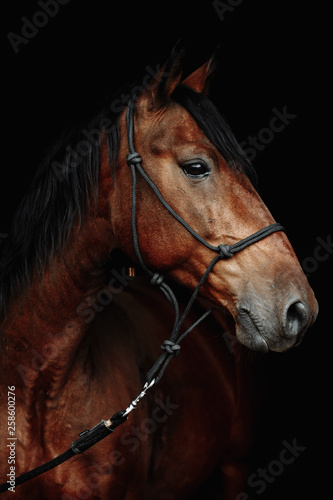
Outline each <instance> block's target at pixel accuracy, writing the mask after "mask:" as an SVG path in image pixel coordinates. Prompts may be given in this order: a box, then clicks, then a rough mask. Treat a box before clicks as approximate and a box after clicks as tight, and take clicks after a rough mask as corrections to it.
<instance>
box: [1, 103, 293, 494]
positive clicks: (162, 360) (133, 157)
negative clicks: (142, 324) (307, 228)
mask: <svg viewBox="0 0 333 500" xmlns="http://www.w3.org/2000/svg"><path fill="white" fill-rule="evenodd" d="M134 105H135V100H134V99H131V100H130V101H129V103H128V108H127V112H126V122H127V135H128V148H129V154H128V155H127V157H126V158H127V163H128V165H129V167H130V169H131V173H132V210H131V227H132V234H133V244H134V250H135V254H136V257H137V260H138V262H139V264H140V266H141V267H142V269H143V270H144V271H145V272H146V273H147V274H148V275H149V276H150V278H151V281H150V282H151V284H152V285H154V286H157V287H158V288H159V289H160V290H161V291H162V292H163V293H164V295H165V296H166V297H167V299H168V300H169V302H170V303H171V304H172V306H173V309H174V312H175V320H174V324H173V329H172V332H171V335H170V338H169V339H167V340H165V341H164V342H163V343H162V345H161V349H162V354H161V355H160V357H159V358H158V359H157V361H156V362H155V364H154V365H153V366H152V368H151V369H150V371H149V372H148V374H147V377H146V383H145V384H144V386H143V388H142V391H141V392H140V394H139V395H138V396H137V397H136V398H135V399H134V400H133V401H131V403H130V404H129V406H128V407H127V408H126V410H120V411H118V412H117V413H115V414H114V415H113V417H111V419H109V420H102V421H101V422H100V423H99V424H97V425H95V427H93V428H92V429H90V430H85V431H83V432H81V433H80V434H79V436H80V437H79V439H77V440H76V441H74V442H73V443H72V444H71V447H70V448H69V449H68V450H67V451H65V452H64V453H62V454H61V455H59V456H58V457H56V458H54V459H52V460H50V461H49V462H47V463H45V464H43V465H41V466H39V467H37V468H35V469H33V470H31V471H29V472H26V473H25V474H22V475H21V476H19V477H17V478H15V486H19V485H20V484H23V483H25V482H26V481H29V480H30V479H32V478H34V477H37V476H39V475H40V474H43V473H44V472H47V471H48V470H51V469H53V468H55V467H57V466H58V465H60V464H61V463H63V462H65V461H66V460H68V459H70V458H71V457H73V456H74V455H75V454H79V453H82V452H84V451H85V450H87V449H89V448H91V446H93V445H94V444H96V443H98V442H99V441H101V440H102V439H104V438H105V437H106V436H108V435H110V433H112V432H113V431H114V430H115V429H116V427H118V426H119V425H120V424H122V423H123V422H125V420H126V419H127V416H128V414H129V413H130V412H131V411H132V410H135V409H136V407H137V405H138V403H139V402H140V400H141V399H142V398H143V397H144V396H145V395H146V393H147V391H148V390H149V389H150V388H151V387H152V386H153V385H154V384H156V383H157V382H158V381H159V380H160V379H161V377H162V376H163V373H164V370H165V369H166V367H167V365H168V364H169V362H170V361H171V359H172V358H173V357H175V356H178V355H179V351H180V345H179V344H180V342H181V341H182V340H183V339H184V338H185V337H186V335H188V334H189V333H190V332H191V331H192V330H193V329H194V328H195V327H196V326H198V325H199V323H201V322H202V321H203V320H204V319H205V318H207V316H208V315H209V314H210V313H211V312H212V311H213V310H214V308H211V309H209V310H208V311H206V312H205V313H204V314H203V315H202V316H201V317H200V318H199V319H198V320H197V321H196V322H195V323H193V325H192V326H190V327H189V328H188V329H187V330H186V331H185V332H183V333H182V334H180V329H181V326H182V324H183V322H184V320H185V319H186V317H187V315H188V313H189V311H190V308H191V306H192V304H193V302H194V301H195V299H196V297H197V295H198V293H199V290H200V288H201V287H202V285H203V284H204V283H205V281H206V279H207V278H208V276H209V274H210V272H211V271H212V270H213V268H214V266H215V264H216V263H217V262H218V261H219V260H222V259H230V258H232V257H233V256H234V255H235V254H236V253H237V252H240V251H241V250H244V249H245V248H247V247H248V246H250V245H253V243H257V242H258V241H260V240H262V239H263V238H266V237H267V236H269V235H270V234H272V233H275V232H276V231H285V229H284V227H283V226H281V224H278V223H274V224H271V225H269V226H267V227H265V228H263V229H260V231H257V232H256V233H253V234H252V235H250V236H248V237H247V238H244V239H243V240H240V241H238V242H237V243H235V244H234V245H224V244H220V245H218V246H213V245H211V244H210V243H208V242H207V241H206V240H205V239H204V238H202V237H201V236H200V235H199V234H198V233H196V232H195V231H194V230H193V229H192V228H191V227H190V226H189V225H188V224H187V222H186V221H184V219H182V217H180V216H179V215H178V214H177V212H175V211H174V210H173V208H172V207H171V206H170V205H169V204H168V203H167V201H166V200H165V199H164V198H163V196H162V194H161V193H160V191H159V190H158V188H157V187H156V186H155V184H154V183H153V182H152V181H151V179H150V178H149V177H148V176H147V174H146V173H145V171H144V170H143V169H142V167H141V163H142V158H141V156H140V155H139V153H137V152H136V151H135V150H134V145H133V133H134V127H133V125H134ZM137 171H138V172H139V174H140V175H141V176H142V177H143V179H144V180H145V181H146V182H147V183H148V185H149V186H150V188H151V189H152V190H153V192H154V193H155V195H156V196H157V198H158V199H159V201H160V202H161V203H162V205H163V206H164V207H165V208H166V209H167V210H168V212H169V213H170V214H171V215H172V216H173V217H174V218H175V219H176V220H177V221H178V222H179V223H180V224H181V225H182V226H183V227H184V228H185V229H186V230H187V231H188V232H189V233H190V234H191V235H192V236H193V237H194V238H196V239H197V240H198V241H200V243H202V244H203V245H205V246H206V247H207V248H209V249H210V250H212V251H213V252H215V253H217V255H216V256H215V257H214V258H213V259H212V261H211V262H210V264H209V265H208V267H207V269H206V271H205V272H204V274H203V276H202V278H201V279H200V281H199V283H198V284H197V286H196V288H195V290H194V292H193V294H192V296H191V298H190V300H189V302H188V304H187V306H186V308H185V310H184V312H183V314H182V316H181V317H180V314H179V306H178V301H177V299H176V297H175V295H174V293H173V291H172V290H171V288H170V287H169V285H167V284H166V283H165V282H164V280H163V276H162V275H161V274H159V273H157V272H153V271H151V270H150V269H149V268H148V267H147V266H146V264H145V263H144V261H143V258H142V256H141V252H140V248H139V241H138V231H137V226H136V193H137V188H136V172H137ZM9 487H10V483H9V482H6V483H3V484H1V485H0V493H3V492H5V491H7V490H8V488H9Z"/></svg>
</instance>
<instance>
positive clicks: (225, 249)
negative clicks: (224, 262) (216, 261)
mask: <svg viewBox="0 0 333 500" xmlns="http://www.w3.org/2000/svg"><path fill="white" fill-rule="evenodd" d="M217 248H218V249H219V254H220V258H221V259H230V257H232V256H233V253H231V252H230V246H229V245H219V246H218V247H217Z"/></svg>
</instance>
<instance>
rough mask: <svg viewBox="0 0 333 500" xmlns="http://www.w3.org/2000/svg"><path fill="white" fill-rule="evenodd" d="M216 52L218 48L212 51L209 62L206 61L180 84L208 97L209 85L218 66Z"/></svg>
mask: <svg viewBox="0 0 333 500" xmlns="http://www.w3.org/2000/svg"><path fill="white" fill-rule="evenodd" d="M218 50H219V47H217V48H216V49H215V50H214V52H213V54H212V57H211V58H210V59H209V61H207V62H206V63H205V64H203V65H202V66H201V67H200V68H198V69H197V70H196V71H194V72H193V73H192V74H191V75H189V76H188V77H187V78H185V80H183V81H182V84H184V85H186V86H187V87H190V88H191V89H193V90H195V91H196V92H202V93H203V94H206V95H208V94H209V90H210V85H211V82H212V79H213V77H214V75H215V71H216V68H217V64H218V61H217V53H218Z"/></svg>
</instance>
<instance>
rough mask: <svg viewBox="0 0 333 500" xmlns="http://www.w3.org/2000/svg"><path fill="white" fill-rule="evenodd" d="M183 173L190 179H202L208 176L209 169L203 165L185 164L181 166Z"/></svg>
mask: <svg viewBox="0 0 333 500" xmlns="http://www.w3.org/2000/svg"><path fill="white" fill-rule="evenodd" d="M182 169H183V172H184V173H185V174H186V175H187V176H188V177H190V178H192V179H203V178H204V177H207V175H209V174H210V169H209V168H208V167H207V165H205V164H204V163H199V162H195V163H187V164H185V165H182Z"/></svg>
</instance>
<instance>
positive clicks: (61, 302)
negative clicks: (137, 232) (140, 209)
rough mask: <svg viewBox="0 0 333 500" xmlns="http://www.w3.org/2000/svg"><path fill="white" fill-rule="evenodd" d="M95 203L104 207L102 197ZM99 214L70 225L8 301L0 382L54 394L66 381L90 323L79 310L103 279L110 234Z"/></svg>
mask: <svg viewBox="0 0 333 500" xmlns="http://www.w3.org/2000/svg"><path fill="white" fill-rule="evenodd" d="M100 205H101V206H104V208H105V206H106V202H105V200H101V203H99V206H100ZM100 212H101V211H99V212H98V210H97V211H96V213H97V215H96V213H95V214H94V215H93V214H91V215H87V216H86V217H85V219H84V220H83V222H82V223H81V226H80V227H79V226H78V225H77V226H76V227H73V228H72V231H71V235H70V237H69V239H68V240H67V242H66V244H65V246H64V247H63V249H62V250H61V251H59V252H58V253H57V254H56V255H55V256H54V258H53V259H52V261H51V262H49V263H48V264H47V265H46V267H45V269H44V272H43V273H42V275H40V274H38V273H37V272H35V273H33V274H32V278H31V280H30V284H29V285H28V287H27V288H26V289H25V290H24V291H23V292H22V293H19V292H18V293H17V294H16V297H15V299H14V300H13V301H12V304H11V306H10V308H9V311H8V312H7V315H6V319H5V320H4V322H3V323H2V325H1V326H0V331H1V337H0V340H1V343H2V349H1V350H0V356H1V358H2V359H1V361H0V362H1V365H2V370H1V373H0V376H1V377H2V378H6V377H7V376H8V375H7V374H8V373H9V372H10V381H9V380H8V381H7V380H6V381H4V380H3V381H2V385H3V386H7V385H15V386H17V387H21V388H22V393H24V392H25V393H26V394H31V392H33V393H35V392H36V391H38V390H43V391H48V392H49V391H54V392H55V391H57V390H58V388H59V387H61V386H62V385H63V384H64V383H65V381H66V377H67V376H68V373H69V372H70V369H71V366H72V365H73V362H74V359H75V354H76V352H77V349H78V347H79V346H80V345H82V343H83V342H84V338H85V334H86V332H87V330H88V328H89V326H90V325H89V321H87V316H84V315H83V314H82V311H83V310H87V309H88V308H89V305H91V303H92V302H93V300H94V297H96V294H97V293H98V290H99V289H100V288H101V287H102V286H103V284H104V283H105V281H106V279H107V267H108V266H107V264H108V262H109V260H110V258H109V255H110V251H111V250H112V248H113V243H112V242H113V234H112V230H111V223H110V221H108V220H107V218H106V217H104V216H101V213H100ZM80 313H81V314H80ZM7 382H8V384H7Z"/></svg>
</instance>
